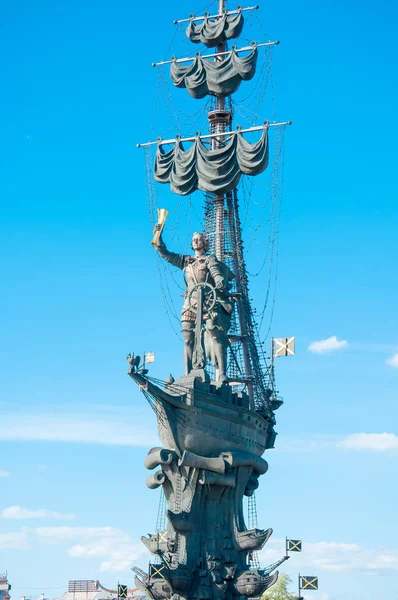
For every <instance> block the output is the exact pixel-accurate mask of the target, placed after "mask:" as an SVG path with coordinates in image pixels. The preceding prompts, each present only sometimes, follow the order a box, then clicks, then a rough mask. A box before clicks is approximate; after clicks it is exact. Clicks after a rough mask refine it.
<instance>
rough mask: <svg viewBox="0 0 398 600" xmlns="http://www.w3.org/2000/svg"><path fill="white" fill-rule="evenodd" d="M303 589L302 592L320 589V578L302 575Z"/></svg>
mask: <svg viewBox="0 0 398 600" xmlns="http://www.w3.org/2000/svg"><path fill="white" fill-rule="evenodd" d="M301 589H302V590H317V589H318V577H313V576H312V575H311V576H310V575H306V576H304V575H301Z"/></svg>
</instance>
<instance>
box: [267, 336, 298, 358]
mask: <svg viewBox="0 0 398 600" xmlns="http://www.w3.org/2000/svg"><path fill="white" fill-rule="evenodd" d="M294 342H295V338H294V337H290V338H287V337H286V338H273V340H272V353H273V356H274V358H277V357H278V356H293V355H294V353H295V350H294Z"/></svg>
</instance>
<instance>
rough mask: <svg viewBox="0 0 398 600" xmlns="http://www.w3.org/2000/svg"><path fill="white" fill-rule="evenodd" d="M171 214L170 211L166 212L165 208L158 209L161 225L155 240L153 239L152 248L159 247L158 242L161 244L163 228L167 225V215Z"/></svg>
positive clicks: (156, 232) (154, 237) (155, 234)
mask: <svg viewBox="0 0 398 600" xmlns="http://www.w3.org/2000/svg"><path fill="white" fill-rule="evenodd" d="M168 214H169V211H168V210H166V209H165V208H158V225H160V228H159V231H155V233H154V236H153V239H152V242H151V244H152V246H157V245H158V242H159V238H160V236H161V234H162V231H163V228H164V224H165V223H166V219H167V215H168Z"/></svg>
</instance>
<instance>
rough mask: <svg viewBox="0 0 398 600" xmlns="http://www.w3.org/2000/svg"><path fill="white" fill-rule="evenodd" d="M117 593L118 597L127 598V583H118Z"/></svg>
mask: <svg viewBox="0 0 398 600" xmlns="http://www.w3.org/2000/svg"><path fill="white" fill-rule="evenodd" d="M117 595H118V598H127V585H120V584H119V585H118V586H117Z"/></svg>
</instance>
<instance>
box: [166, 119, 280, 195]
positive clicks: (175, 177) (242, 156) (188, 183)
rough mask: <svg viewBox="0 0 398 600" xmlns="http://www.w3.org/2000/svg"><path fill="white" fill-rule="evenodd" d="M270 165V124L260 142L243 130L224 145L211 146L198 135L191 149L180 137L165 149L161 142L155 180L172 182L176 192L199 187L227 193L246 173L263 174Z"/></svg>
mask: <svg viewBox="0 0 398 600" xmlns="http://www.w3.org/2000/svg"><path fill="white" fill-rule="evenodd" d="M267 165H268V127H267V126H265V127H264V131H263V134H262V136H261V138H260V139H259V140H258V142H256V143H254V144H250V143H249V142H248V141H247V140H245V138H244V137H243V135H242V134H241V133H239V132H237V133H232V134H231V139H230V141H229V143H228V144H227V145H226V146H224V147H223V148H216V149H208V148H206V147H205V146H204V145H203V142H202V141H201V139H200V137H199V136H198V137H197V138H196V139H195V141H194V143H193V144H192V146H191V147H190V148H189V149H188V150H184V147H183V145H182V142H180V141H179V140H177V142H176V143H175V145H174V147H173V148H172V149H171V150H169V151H168V152H165V151H164V150H163V148H162V145H161V143H160V145H159V146H158V149H157V152H156V158H155V169H154V171H155V180H156V181H158V182H159V183H170V188H171V190H172V191H173V192H174V193H175V194H180V195H182V196H186V195H187V194H192V192H194V191H196V190H202V191H204V192H212V193H214V194H225V193H227V192H230V191H232V190H233V189H234V188H235V187H236V186H237V185H238V183H239V180H240V178H241V176H242V174H244V175H259V174H260V173H262V172H263V171H264V170H265V169H266V168H267Z"/></svg>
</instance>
